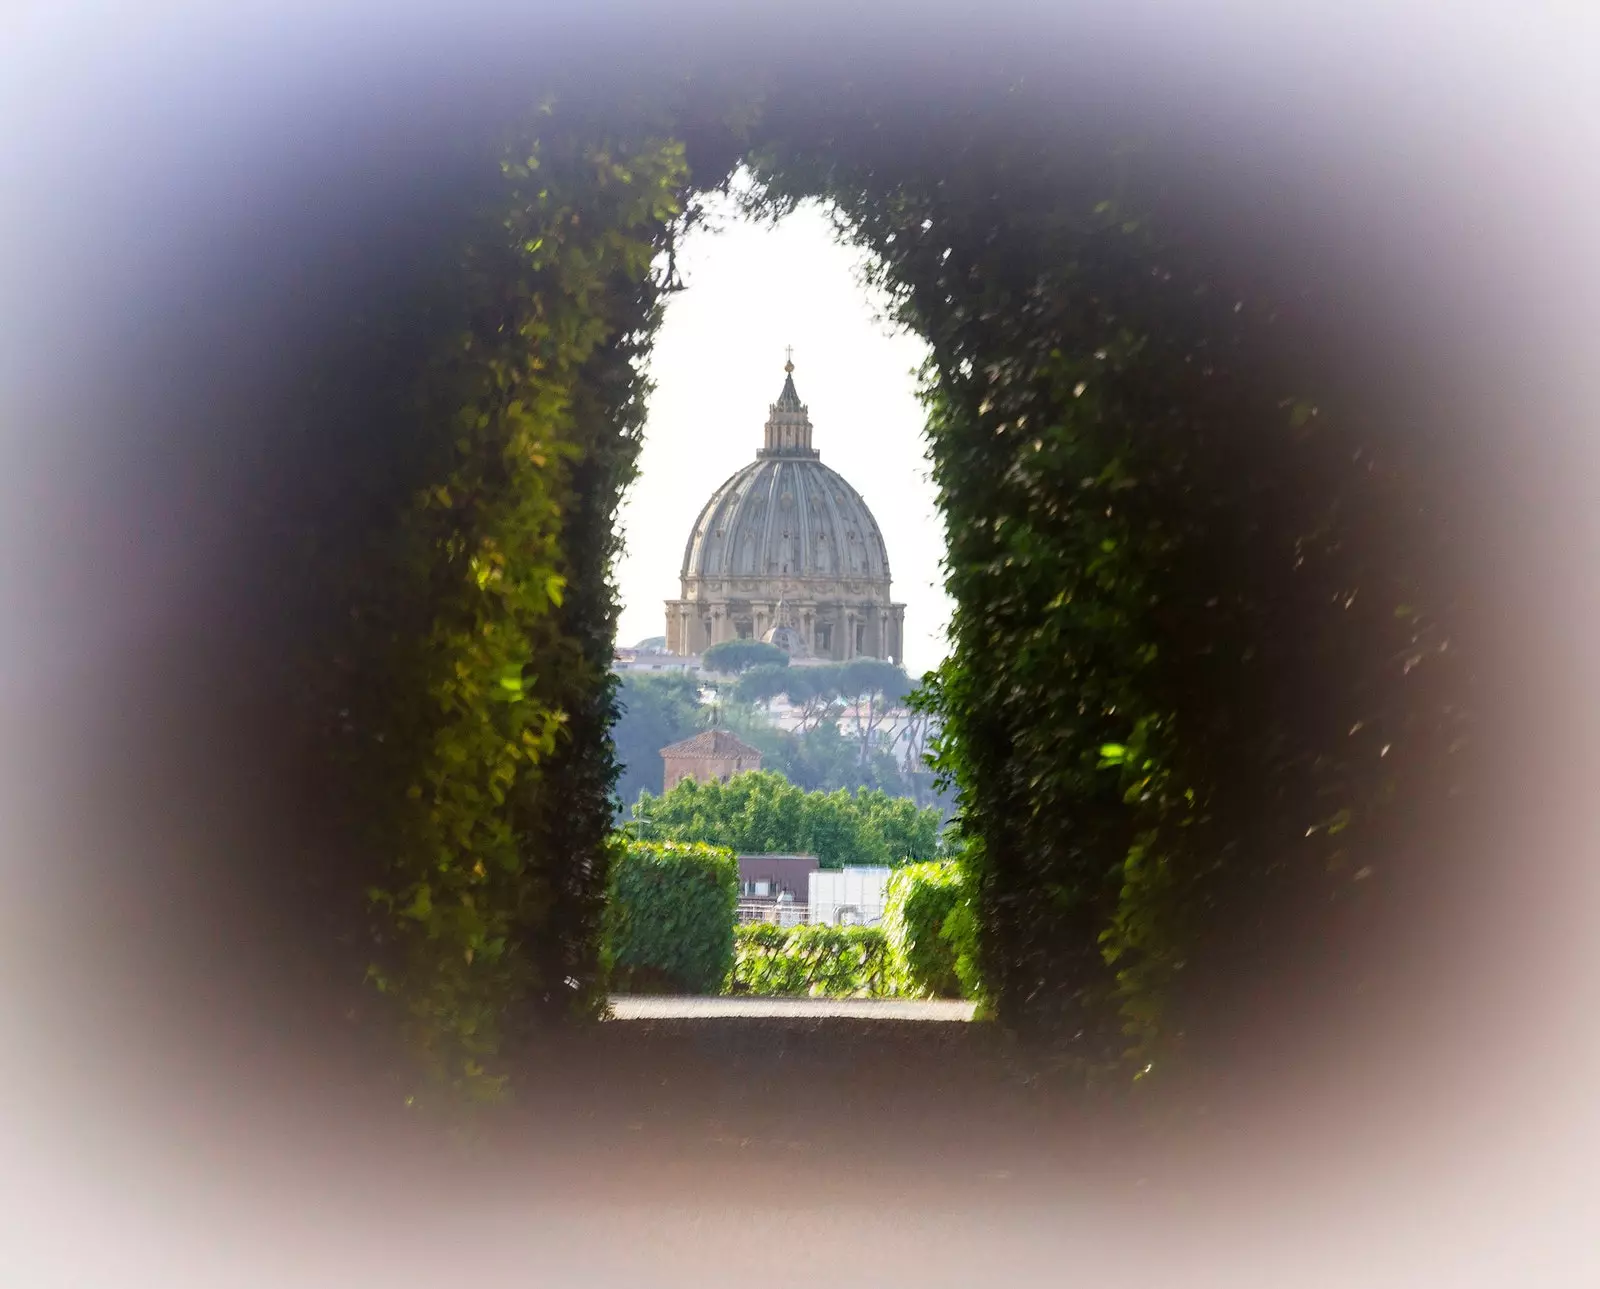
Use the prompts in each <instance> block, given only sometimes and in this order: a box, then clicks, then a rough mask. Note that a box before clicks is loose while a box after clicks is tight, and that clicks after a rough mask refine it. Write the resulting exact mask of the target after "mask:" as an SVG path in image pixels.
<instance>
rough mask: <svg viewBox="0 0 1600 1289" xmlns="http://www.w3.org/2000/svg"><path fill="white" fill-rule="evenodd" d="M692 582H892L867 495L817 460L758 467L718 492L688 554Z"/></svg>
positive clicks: (691, 538)
mask: <svg viewBox="0 0 1600 1289" xmlns="http://www.w3.org/2000/svg"><path fill="white" fill-rule="evenodd" d="M683 576H684V577H685V578H716V579H718V580H722V579H725V578H739V577H763V578H765V577H792V578H809V577H823V578H830V579H831V578H841V577H844V578H861V579H864V580H871V581H875V582H877V581H885V580H887V579H888V577H889V556H888V553H887V552H886V551H885V549H884V545H883V534H882V533H881V532H880V531H879V529H878V522H877V520H875V519H874V518H873V517H872V512H871V511H870V510H868V509H867V503H866V502H865V501H863V500H862V499H861V494H860V493H859V492H857V491H856V490H855V489H854V488H852V487H851V486H850V485H849V484H848V483H846V482H845V480H844V477H843V476H842V475H840V474H839V473H838V472H837V471H834V470H830V469H829V468H828V467H827V466H825V465H823V464H822V462H821V461H818V460H816V459H812V460H804V459H795V458H785V457H776V458H774V457H768V458H767V459H765V460H758V461H752V462H751V463H750V464H749V465H747V466H745V468H744V469H742V470H740V471H739V473H738V474H736V475H734V476H733V477H732V478H731V479H729V480H728V481H727V482H726V483H724V484H723V485H722V486H721V487H720V488H718V489H717V490H716V491H715V492H714V493H712V494H711V500H710V501H708V502H706V504H705V507H704V508H703V509H702V510H701V511H700V517H699V518H698V519H696V520H695V523H694V530H693V531H692V532H691V533H690V535H689V544H688V546H687V548H686V549H685V551H684V554H683Z"/></svg>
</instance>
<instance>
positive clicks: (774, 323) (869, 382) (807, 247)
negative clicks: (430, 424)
mask: <svg viewBox="0 0 1600 1289" xmlns="http://www.w3.org/2000/svg"><path fill="white" fill-rule="evenodd" d="M859 262H860V256H859V254H858V253H857V252H856V251H854V250H852V249H850V248H848V247H842V246H840V245H838V244H837V243H836V242H835V241H834V239H833V235H832V233H831V231H830V229H829V225H828V221H827V218H826V216H825V215H824V214H823V213H822V211H821V210H820V209H819V208H816V207H807V208H803V209H801V210H800V211H797V212H796V213H795V214H794V215H792V216H791V217H789V218H788V219H786V220H785V221H784V222H783V223H781V224H780V225H778V227H777V228H775V229H774V228H767V227H764V226H762V225H758V224H754V223H751V222H748V221H745V220H743V219H741V218H740V217H739V216H738V214H737V213H736V212H735V211H734V210H733V209H732V208H731V206H721V207H718V208H717V218H716V219H715V220H714V221H713V225H712V228H711V229H705V230H700V231H697V232H696V233H695V234H694V235H693V236H692V238H690V239H688V240H687V241H686V244H685V245H684V246H683V247H682V248H681V250H680V252H679V267H680V269H681V271H682V273H683V277H684V280H685V281H686V282H687V284H688V287H689V289H688V290H686V291H683V292H681V293H679V294H678V295H676V296H674V297H673V299H672V300H671V302H670V303H669V304H668V306H667V313H666V320H665V322H664V324H663V325H662V328H661V332H660V335H659V337H658V339H657V342H656V346H655V354H654V357H653V358H652V360H651V365H650V372H651V376H652V378H653V379H654V380H655V383H656V391H655V394H654V396H653V398H652V399H651V402H650V419H649V424H648V427H647V429H646V437H645V447H644V455H643V457H642V458H641V460H640V466H641V474H640V477H639V480H638V482H637V483H635V484H634V486H633V488H632V490H631V491H630V492H629V494H628V496H627V497H626V498H625V500H624V503H623V509H622V524H623V530H624V534H625V536H626V539H627V544H628V548H627V553H626V554H625V556H624V557H623V559H622V561H621V564H620V566H619V568H618V581H619V583H620V586H621V590H622V600H623V610H622V623H621V627H620V630H619V633H618V641H619V643H621V644H624V645H631V644H633V643H635V642H636V641H639V640H642V639H644V638H646V637H648V636H656V635H661V634H662V633H663V632H664V631H665V629H666V627H665V623H664V621H663V609H662V601H664V600H666V599H668V598H669V597H674V596H676V595H677V594H678V573H679V569H680V566H681V564H682V561H683V548H684V544H685V542H686V541H687V540H688V537H689V530H690V529H691V528H692V527H693V525H694V520H695V517H696V516H697V515H698V514H699V512H700V507H701V506H702V505H704V504H705V502H706V500H707V499H708V498H709V497H710V495H711V492H712V490H713V489H714V488H715V487H716V486H717V485H718V484H720V483H721V482H722V481H723V480H724V479H726V478H727V477H728V476H729V475H731V474H733V472H734V471H736V470H737V469H739V468H740V467H741V466H743V465H744V464H745V463H746V462H748V461H751V460H753V459H754V458H755V454H756V449H757V448H759V447H760V446H761V442H762V432H761V427H762V425H763V424H764V423H765V422H766V419H767V406H768V404H770V403H772V402H774V401H775V400H776V399H777V397H778V392H779V391H780V390H781V389H782V388H783V361H784V347H785V346H786V345H793V346H794V365H795V372H794V379H795V388H796V389H797V390H798V391H799V393H800V399H801V401H802V402H804V403H805V404H807V405H808V407H809V408H810V412H811V423H812V425H813V427H814V432H813V435H812V445H813V446H814V447H816V448H818V449H819V450H820V451H821V453H822V460H823V462H824V463H825V464H826V465H829V466H831V467H832V468H833V469H835V470H837V471H838V472H839V473H840V474H842V475H844V477H845V478H846V479H848V480H849V481H850V482H851V483H852V484H853V485H854V486H855V487H856V489H857V490H858V491H859V492H860V493H861V495H862V496H863V497H865V498H866V500H867V504H868V505H869V506H870V507H871V508H872V513H873V514H874V515H875V516H877V519H878V525H879V527H881V528H882V529H883V540H884V543H885V545H886V546H887V547H888V549H889V568H890V572H891V573H892V575H893V578H894V598H895V599H896V600H903V601H904V602H905V605H906V636H905V639H906V667H907V670H909V671H910V672H911V673H912V674H913V675H916V674H918V673H919V672H921V671H923V670H925V669H927V668H929V667H932V666H934V665H935V664H936V663H937V662H938V661H939V660H940V658H942V657H943V656H944V652H945V644H944V633H945V627H946V625H947V623H948V621H949V613H950V604H949V600H948V597H946V595H945V593H944V589H943V585H942V578H941V576H940V571H939V561H940V558H941V557H942V555H943V547H944V536H943V529H942V528H941V526H940V523H939V520H938V517H937V514H936V511H935V509H934V499H933V498H934V493H933V485H932V483H931V482H930V481H929V479H928V463H927V461H926V459H925V457H924V448H923V442H922V419H923V418H922V408H921V406H920V405H919V404H918V402H917V400H916V396H915V389H916V380H915V376H914V374H913V373H914V370H915V368H916V367H917V365H918V364H919V363H920V362H921V361H922V357H923V354H924V347H923V345H922V342H921V341H920V340H919V339H917V338H916V337H914V336H909V335H904V334H893V333H891V331H890V329H889V327H888V325H887V324H886V323H883V322H880V321H876V320H875V317H874V315H875V309H876V304H875V301H874V300H872V299H870V298H869V296H868V293H867V292H866V290H865V289H864V288H863V287H862V285H861V284H860V280H859V275H858V273H857V271H856V270H857V265H858V264H859Z"/></svg>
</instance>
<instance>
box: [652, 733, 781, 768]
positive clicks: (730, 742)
mask: <svg viewBox="0 0 1600 1289" xmlns="http://www.w3.org/2000/svg"><path fill="white" fill-rule="evenodd" d="M661 755H662V756H671V757H701V758H704V759H706V760H708V761H709V760H719V761H720V760H725V759H728V758H731V757H736V756H760V755H761V749H760V748H754V747H751V746H750V745H749V744H748V743H746V742H745V741H744V740H743V739H742V738H739V737H738V736H736V735H733V734H730V733H728V731H727V730H701V731H700V733H698V734H696V735H695V736H694V737H693V738H686V739H684V740H683V742H681V743H672V744H669V745H668V746H666V747H664V748H662V749H661Z"/></svg>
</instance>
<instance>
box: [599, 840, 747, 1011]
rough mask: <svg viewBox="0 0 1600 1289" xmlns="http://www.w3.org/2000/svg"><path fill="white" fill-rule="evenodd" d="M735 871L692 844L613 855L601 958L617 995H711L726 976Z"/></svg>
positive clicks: (621, 847)
mask: <svg viewBox="0 0 1600 1289" xmlns="http://www.w3.org/2000/svg"><path fill="white" fill-rule="evenodd" d="M738 902H739V868H738V861H737V860H735V859H734V857H733V852H732V851H728V850H724V849H722V848H720V847H717V846H706V845H703V844H700V843H696V842H627V843H618V844H616V845H615V846H614V847H613V855H612V861H611V882H610V899H609V901H608V903H607V906H606V913H605V946H606V947H605V955H606V957H607V958H608V959H609V962H610V965H611V981H612V984H613V985H614V986H615V987H617V988H621V989H639V990H655V991H659V990H675V991H682V992H686V993H701V994H705V993H717V992H719V991H720V990H721V989H722V988H723V986H724V985H725V983H726V982H727V980H728V977H729V974H730V972H731V971H732V969H733V919H734V909H735V907H736V906H737V904H738Z"/></svg>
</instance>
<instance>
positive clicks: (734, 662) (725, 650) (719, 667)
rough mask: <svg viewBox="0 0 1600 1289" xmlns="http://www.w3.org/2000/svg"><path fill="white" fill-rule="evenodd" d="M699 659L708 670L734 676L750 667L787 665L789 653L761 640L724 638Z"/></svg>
mask: <svg viewBox="0 0 1600 1289" xmlns="http://www.w3.org/2000/svg"><path fill="white" fill-rule="evenodd" d="M700 661H701V662H702V663H704V664H705V667H706V669H707V670H708V671H720V672H722V673H723V674H724V675H729V676H736V675H738V674H739V673H741V672H745V671H749V670H750V668H752V667H787V666H788V665H789V655H788V654H787V653H785V652H784V651H783V650H782V649H780V648H778V646H777V645H772V644H767V643H766V642H765V641H763V640H724V641H723V642H722V643H721V644H714V645H712V646H711V647H710V648H709V649H707V650H706V651H705V653H704V654H702V655H701V657H700Z"/></svg>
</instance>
